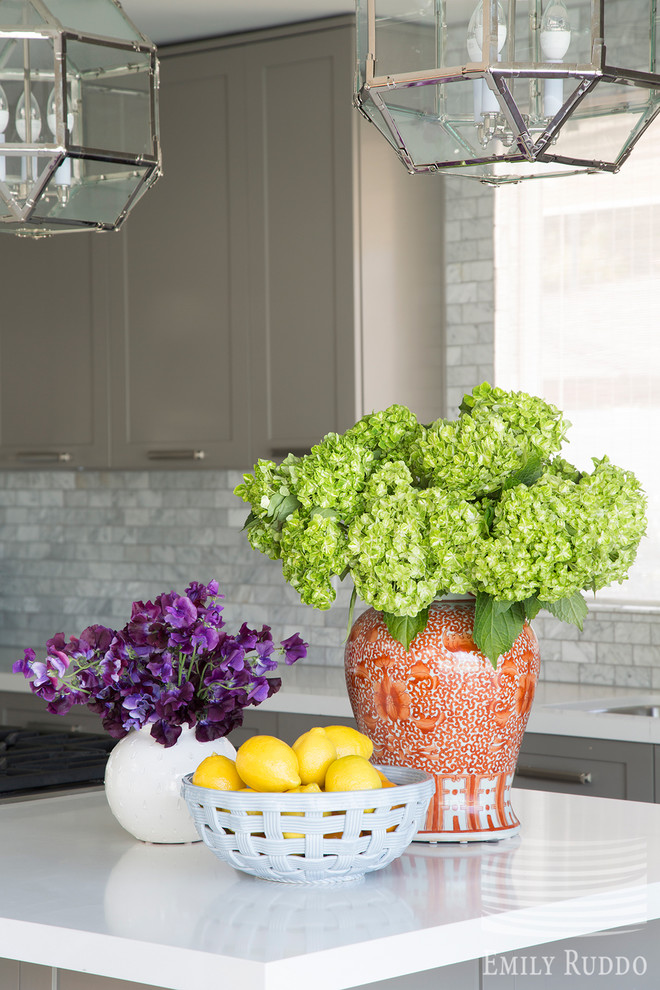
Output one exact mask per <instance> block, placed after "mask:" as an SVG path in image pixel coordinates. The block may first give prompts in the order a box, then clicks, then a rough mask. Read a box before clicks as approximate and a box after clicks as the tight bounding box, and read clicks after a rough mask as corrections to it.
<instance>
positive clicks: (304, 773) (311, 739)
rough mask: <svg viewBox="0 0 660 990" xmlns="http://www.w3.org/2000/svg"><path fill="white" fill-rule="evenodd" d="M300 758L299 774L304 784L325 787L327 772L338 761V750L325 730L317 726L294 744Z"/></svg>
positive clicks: (295, 751)
mask: <svg viewBox="0 0 660 990" xmlns="http://www.w3.org/2000/svg"><path fill="white" fill-rule="evenodd" d="M293 751H294V753H295V754H296V756H297V757H298V772H299V773H300V779H301V780H302V782H303V784H318V785H319V787H323V782H324V780H325V772H326V770H327V769H328V767H329V766H330V764H331V763H332V762H333V761H334V760H336V759H337V750H336V749H335V744H334V743H333V741H332V739H331V738H330V736H329V735H328V734H327V733H326V731H325V729H322V728H320V727H319V726H316V727H315V728H313V729H310V730H309V732H305V733H303V735H302V736H299V737H298V739H296V741H295V742H294V744H293Z"/></svg>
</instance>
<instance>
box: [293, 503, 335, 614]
mask: <svg viewBox="0 0 660 990" xmlns="http://www.w3.org/2000/svg"><path fill="white" fill-rule="evenodd" d="M280 552H281V557H282V574H283V575H284V577H285V579H286V580H287V581H288V582H289V583H290V584H291V586H292V587H294V588H295V589H296V591H297V592H298V594H299V595H300V598H301V600H302V601H303V602H304V603H305V605H313V606H314V607H315V608H319V609H328V608H330V606H331V605H332V603H333V601H334V600H335V597H336V594H335V589H334V587H333V585H332V577H333V575H334V574H342V573H343V571H344V569H345V568H346V565H347V563H348V552H347V544H346V534H345V530H344V528H343V527H342V526H341V524H340V523H339V522H338V521H337V520H336V519H335V518H334V517H332V516H327V515H324V514H323V512H317V513H314V514H313V515H312V516H307V515H304V514H301V512H299V511H296V512H294V513H293V515H291V516H289V518H288V519H287V521H286V522H285V524H284V526H283V527H282V534H281V542H280Z"/></svg>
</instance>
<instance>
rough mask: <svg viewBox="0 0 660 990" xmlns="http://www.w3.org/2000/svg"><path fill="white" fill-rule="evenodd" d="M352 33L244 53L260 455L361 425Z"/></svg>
mask: <svg viewBox="0 0 660 990" xmlns="http://www.w3.org/2000/svg"><path fill="white" fill-rule="evenodd" d="M351 53H352V32H351V31H349V30H347V29H345V28H342V29H336V30H333V29H329V30H321V31H316V32H313V31H312V32H310V33H301V34H299V35H296V36H292V37H288V38H279V39H276V40H271V41H263V42H260V43H257V44H254V45H250V46H248V48H247V50H246V60H247V63H246V64H247V70H248V106H249V112H248V128H249V130H248V167H249V170H250V173H249V174H250V211H249V230H250V248H251V276H252V279H253V282H252V290H251V307H252V308H251V321H252V328H251V344H252V361H251V364H252V369H253V372H254V378H253V382H254V384H255V386H256V387H255V390H254V393H253V414H254V445H255V446H254V453H255V454H256V455H257V456H265V457H269V456H273V455H277V454H278V453H281V452H288V451H289V450H296V451H299V450H305V449H309V447H310V445H311V444H314V443H318V441H319V440H320V439H321V438H322V437H323V436H324V434H326V433H328V432H329V431H331V430H344V429H346V428H347V427H349V426H350V425H352V423H353V422H354V421H355V413H356V396H355V384H356V376H355V367H356V363H355V353H354V352H355V347H356V336H355V334H354V316H355V314H354V300H355V296H354V269H353V265H354V253H353V251H354V244H353V190H352V183H353V154H354V146H353V123H354V120H353V115H354V113H355V111H354V110H353V109H352V107H351V82H352V54H351Z"/></svg>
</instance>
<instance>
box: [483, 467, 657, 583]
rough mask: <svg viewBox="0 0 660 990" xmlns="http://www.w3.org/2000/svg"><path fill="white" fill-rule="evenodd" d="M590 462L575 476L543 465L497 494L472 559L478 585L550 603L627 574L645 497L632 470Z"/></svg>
mask: <svg viewBox="0 0 660 990" xmlns="http://www.w3.org/2000/svg"><path fill="white" fill-rule="evenodd" d="M594 464H595V465H596V467H595V470H594V472H593V474H586V473H585V474H581V475H580V477H579V480H578V481H577V482H576V481H574V480H572V478H570V477H562V476H561V475H560V474H558V473H553V472H552V471H548V472H546V473H545V474H544V475H543V477H542V478H541V479H540V480H539V481H538V482H537V483H536V484H534V485H532V486H531V487H526V486H525V485H518V486H517V487H515V488H512V489H509V490H508V491H505V492H504V493H503V494H502V497H501V500H500V501H499V502H498V503H497V504H496V505H495V509H494V517H493V524H492V527H491V533H490V536H489V537H488V538H486V539H485V540H483V541H482V542H481V544H480V546H479V549H478V551H477V554H476V558H475V561H474V565H473V576H474V579H475V582H476V587H477V589H478V590H481V591H485V592H487V593H488V594H490V595H492V596H493V597H494V598H496V599H497V600H498V601H522V600H523V599H525V598H529V597H531V596H534V595H535V596H536V597H538V598H539V599H541V600H542V601H547V602H556V601H558V600H559V599H561V598H566V597H569V596H570V595H572V594H573V593H574V592H576V591H579V590H582V589H585V588H593V589H594V590H595V589H597V588H602V587H605V585H607V584H610V583H611V582H612V581H615V580H616V581H621V580H623V579H624V578H625V576H626V573H627V571H628V569H629V567H630V565H631V564H632V562H633V561H634V559H635V555H636V553H637V548H638V546H639V542H640V540H641V538H642V536H643V534H644V532H645V527H646V520H645V515H644V512H645V507H646V500H645V497H644V494H643V492H642V490H641V487H640V485H639V482H638V481H637V479H636V478H635V476H634V475H633V474H631V472H628V471H622V470H621V469H620V468H617V467H615V466H614V465H611V464H610V463H609V461H607V459H606V458H604V459H603V460H602V461H596V460H595V461H594ZM555 467H556V466H555Z"/></svg>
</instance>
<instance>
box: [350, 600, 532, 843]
mask: <svg viewBox="0 0 660 990" xmlns="http://www.w3.org/2000/svg"><path fill="white" fill-rule="evenodd" d="M473 625H474V599H467V600H451V599H448V600H443V601H437V602H433V604H432V605H431V606H430V609H429V621H428V625H427V627H426V629H425V630H424V632H422V633H418V634H417V636H416V637H415V639H414V640H413V642H412V643H411V646H410V651H409V652H408V653H406V651H405V649H404V648H403V646H402V645H401V644H400V643H398V642H397V641H396V640H394V639H393V638H392V637H391V636H390V634H389V632H388V629H387V626H386V625H385V621H384V619H383V616H382V613H381V612H376V611H375V610H374V609H373V608H370V609H368V610H367V611H366V612H364V613H363V614H362V615H360V616H359V618H358V619H357V620H356V621H355V623H354V625H353V628H352V630H351V633H350V636H349V639H348V642H347V644H346V651H345V671H346V685H347V688H348V694H349V697H350V701H351V705H352V707H353V713H354V715H355V719H356V721H357V724H358V728H359V729H360V731H361V732H364V733H366V735H368V736H369V738H370V739H371V740H372V741H373V744H374V755H373V759H374V761H375V762H377V763H384V764H386V765H388V766H408V767H417V768H419V769H421V770H427V771H428V772H429V773H431V774H433V775H434V777H435V780H436V793H435V797H434V798H433V799H432V801H431V804H430V807H429V811H428V815H427V818H426V822H425V825H424V828H423V829H422V830H421V831H420V832H418V833H417V836H416V839H417V840H418V841H419V840H422V841H424V840H426V841H430V842H438V841H450V842H467V841H475V840H479V841H482V840H491V839H504V838H508V837H509V836H512V835H516V834H517V833H518V832H519V831H520V822H519V821H518V819H517V818H516V815H515V812H514V810H513V808H512V806H511V784H512V781H513V775H514V773H515V769H516V763H517V760H518V753H519V752H520V744H521V742H522V737H523V733H524V732H525V728H526V726H527V720H528V718H529V712H530V708H531V705H532V701H533V698H534V690H535V688H536V682H537V679H538V675H539V666H540V654H539V647H538V641H537V639H536V636H535V635H534V632H533V631H532V628H531V626H530V625H529V624H526V625H525V626H524V628H523V631H522V632H521V634H520V636H519V637H518V639H517V640H516V642H515V643H514V644H513V647H512V648H511V649H510V650H509V652H508V653H505V654H503V655H502V656H500V657H499V658H498V661H497V669H493V665H492V664H491V662H490V660H488V658H487V657H485V656H484V654H483V653H481V652H480V651H479V650H478V648H477V647H476V645H475V643H474V641H473V639H472V628H473Z"/></svg>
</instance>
